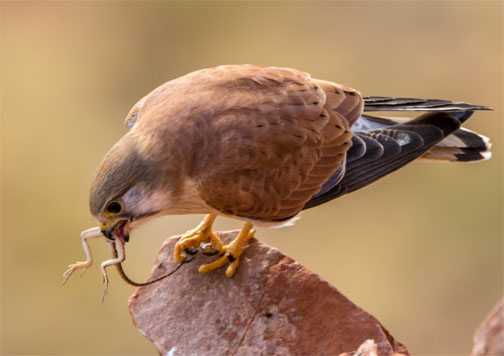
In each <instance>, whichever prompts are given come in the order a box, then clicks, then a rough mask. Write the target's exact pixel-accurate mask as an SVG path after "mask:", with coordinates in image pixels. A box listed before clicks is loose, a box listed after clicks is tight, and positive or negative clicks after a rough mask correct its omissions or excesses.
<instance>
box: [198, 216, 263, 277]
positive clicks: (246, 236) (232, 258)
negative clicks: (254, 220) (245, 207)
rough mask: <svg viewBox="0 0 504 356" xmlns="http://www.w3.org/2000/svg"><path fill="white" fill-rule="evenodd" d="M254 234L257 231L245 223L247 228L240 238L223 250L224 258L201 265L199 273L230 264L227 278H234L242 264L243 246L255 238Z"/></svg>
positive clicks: (239, 235) (240, 234) (241, 232)
mask: <svg viewBox="0 0 504 356" xmlns="http://www.w3.org/2000/svg"><path fill="white" fill-rule="evenodd" d="M254 233H255V231H254V230H252V224H250V223H248V222H247V223H245V226H244V227H243V229H242V230H241V231H240V233H239V234H238V236H236V238H235V239H234V240H233V241H231V242H230V243H229V244H227V245H226V246H224V247H222V248H221V250H220V254H222V256H221V257H220V258H219V259H217V260H215V261H214V262H212V263H209V264H206V265H201V266H200V268H199V271H200V272H210V271H213V270H216V269H217V268H220V267H222V266H224V265H225V264H227V263H229V266H228V268H227V269H226V276H228V277H232V276H233V275H234V274H235V272H236V269H237V268H238V265H239V264H240V256H241V255H242V253H243V245H245V243H246V242H247V241H248V240H250V239H251V238H252V236H254Z"/></svg>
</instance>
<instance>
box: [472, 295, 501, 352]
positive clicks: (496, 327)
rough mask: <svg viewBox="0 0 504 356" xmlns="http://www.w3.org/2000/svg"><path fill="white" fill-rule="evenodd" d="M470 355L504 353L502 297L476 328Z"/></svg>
mask: <svg viewBox="0 0 504 356" xmlns="http://www.w3.org/2000/svg"><path fill="white" fill-rule="evenodd" d="M472 355H473V356H497V355H504V299H501V301H500V302H499V303H497V305H496V306H495V307H494V308H493V310H492V311H491V312H490V314H488V316H487V317H486V318H485V320H483V322H482V323H481V325H480V326H479V327H478V330H476V333H475V334H474V346H473V350H472Z"/></svg>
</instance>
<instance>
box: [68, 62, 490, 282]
mask: <svg viewBox="0 0 504 356" xmlns="http://www.w3.org/2000/svg"><path fill="white" fill-rule="evenodd" d="M487 109H489V108H487V107H485V106H476V105H471V104H467V103H455V102H452V101H446V100H430V99H429V100H423V99H410V98H391V97H376V96H371V97H363V96H361V94H360V93H359V92H358V91H356V90H354V89H352V88H349V87H347V86H344V85H341V84H336V83H333V82H329V81H324V80H319V79H313V78H311V77H310V75H309V74H307V73H304V72H301V71H298V70H295V69H290V68H276V67H259V66H255V65H227V66H219V67H216V68H210V69H203V70H199V71H196V72H193V73H189V74H187V75H185V76H183V77H180V78H177V79H174V80H172V81H169V82H167V83H165V84H163V85H161V86H160V87H158V88H157V89H155V90H154V91H152V92H151V93H150V94H148V95H146V96H145V97H143V98H142V99H141V100H140V101H138V103H136V104H135V106H134V107H133V108H132V109H131V111H130V112H129V114H128V116H127V118H126V126H127V127H128V128H129V131H128V132H127V133H126V134H125V135H124V136H123V137H122V138H121V139H120V140H119V142H117V143H116V144H115V145H114V146H113V147H112V149H111V150H110V151H109V152H108V153H107V154H106V156H105V158H104V159H103V162H102V163H101V165H100V166H99V168H98V170H97V171H96V173H95V175H94V178H93V182H92V185H91V193H90V203H89V204H90V209H91V213H92V214H93V216H94V217H95V218H96V219H98V221H99V223H100V227H97V228H93V229H89V230H87V231H84V232H83V233H82V234H81V240H82V244H83V246H84V249H85V252H86V256H87V261H85V262H78V263H76V264H74V265H71V266H69V269H68V271H67V272H66V273H65V277H66V278H68V277H69V276H70V274H71V273H72V272H73V271H74V270H76V269H79V268H84V269H86V268H88V267H89V266H90V265H91V263H92V257H91V253H90V251H89V248H88V246H87V242H86V239H88V238H91V237H99V236H101V235H102V234H103V235H104V236H105V237H106V238H107V240H108V241H109V242H110V243H111V245H112V246H113V247H114V249H115V255H114V258H113V259H111V260H108V261H105V262H104V263H103V264H102V265H101V269H102V273H103V275H104V278H105V284H106V283H107V276H106V272H105V268H106V267H107V266H110V265H114V264H120V263H121V262H122V261H123V260H124V244H125V243H126V242H127V241H128V240H129V236H130V232H131V230H132V229H134V228H135V227H137V226H138V225H140V224H142V223H143V222H145V221H147V220H149V219H151V218H153V217H156V216H161V215H171V214H208V215H207V216H206V217H205V219H204V220H203V221H202V222H201V224H200V225H198V226H197V227H196V228H195V229H194V230H191V231H188V232H186V233H185V235H184V236H183V237H182V238H181V239H180V240H179V242H178V243H177V245H176V247H175V261H176V262H178V263H180V262H182V261H183V259H184V257H185V253H188V252H190V253H194V251H196V250H197V248H198V247H200V248H201V249H202V250H203V251H204V252H206V253H211V252H216V253H218V254H219V255H220V257H219V258H217V259H216V261H214V262H213V263H210V264H207V265H203V266H201V267H200V269H199V270H200V272H209V271H212V270H214V269H217V268H219V267H221V266H223V265H226V264H228V267H227V270H226V275H227V276H229V277H231V276H232V275H233V274H234V273H235V271H236V268H237V267H238V264H239V259H240V256H241V254H242V252H243V246H244V244H245V243H246V242H247V241H248V240H249V239H250V238H251V236H252V235H253V233H254V230H253V226H254V225H259V226H261V225H268V226H275V225H276V226H278V225H282V224H286V223H289V222H290V221H292V220H293V219H294V218H295V217H296V216H298V215H299V213H300V212H301V211H302V210H304V209H308V208H312V207H315V206H318V205H320V204H323V203H325V202H327V201H330V200H332V199H335V198H338V197H339V196H341V195H343V194H347V193H350V192H353V191H355V190H357V189H360V188H362V187H364V186H366V185H368V184H371V183H372V182H374V181H376V180H377V179H379V178H381V177H383V176H385V175H387V174H389V173H391V172H393V171H395V170H397V169H399V168H401V167H403V166H404V165H406V164H408V163H410V162H411V161H413V160H415V159H422V160H437V161H478V160H484V159H488V158H490V152H489V148H490V145H489V142H488V139H487V138H486V137H484V136H481V135H478V134H476V133H474V132H471V131H469V130H467V129H464V128H461V124H462V123H463V122H464V121H465V120H467V119H468V118H469V117H470V116H471V115H472V113H473V111H475V110H487ZM369 111H424V112H426V113H425V114H423V115H421V116H418V117H417V118H414V119H397V118H394V119H391V118H382V117H374V116H369V115H364V114H363V112H369ZM218 215H221V216H226V217H232V218H235V219H240V220H242V221H244V226H243V229H242V230H241V232H240V233H239V234H238V236H237V237H236V239H234V240H233V241H232V242H231V243H229V244H227V245H223V243H222V242H221V241H220V239H219V238H218V237H217V236H216V235H215V234H214V233H213V232H212V224H213V222H214V220H215V218H216V217H217V216H218Z"/></svg>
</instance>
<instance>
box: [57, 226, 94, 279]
mask: <svg viewBox="0 0 504 356" xmlns="http://www.w3.org/2000/svg"><path fill="white" fill-rule="evenodd" d="M102 236H103V235H102V233H101V231H100V228H99V227H93V228H91V229H87V230H85V231H83V232H82V233H81V235H80V239H81V242H82V247H83V248H84V253H85V254H86V261H84V262H76V263H74V264H73V265H69V266H68V269H67V270H66V271H65V273H63V283H62V284H65V283H66V281H67V280H68V278H70V276H71V275H72V273H73V272H74V271H75V270H77V269H80V268H83V270H82V273H81V276H82V275H83V274H84V272H86V269H88V268H89V267H90V266H91V265H92V264H93V256H92V255H91V250H90V249H89V246H88V243H87V241H86V240H87V239H90V238H93V237H102Z"/></svg>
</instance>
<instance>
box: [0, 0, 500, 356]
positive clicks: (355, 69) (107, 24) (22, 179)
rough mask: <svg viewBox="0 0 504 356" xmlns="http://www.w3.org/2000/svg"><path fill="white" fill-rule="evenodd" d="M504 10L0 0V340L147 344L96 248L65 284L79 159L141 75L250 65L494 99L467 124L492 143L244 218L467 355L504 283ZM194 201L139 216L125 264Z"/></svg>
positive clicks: (84, 198)
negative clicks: (260, 219)
mask: <svg viewBox="0 0 504 356" xmlns="http://www.w3.org/2000/svg"><path fill="white" fill-rule="evenodd" d="M503 23H504V22H503V3H502V2H500V1H474V2H470V1H465V2H462V1H453V2H394V1H390V2H380V1H366V2H336V1H335V2H311V1H310V2H286V1H279V2H255V3H254V2H119V1H118V2H79V1H75V2H22V1H2V2H1V73H0V75H1V319H0V320H1V340H0V342H1V349H0V352H1V353H2V354H5V355H22V354H52V355H63V354H65V355H69V354H80V355H98V354H109V355H113V354H117V355H119V354H121V355H126V354H128V355H147V354H149V355H154V354H156V350H155V348H154V347H153V345H152V344H151V343H150V342H149V341H148V340H147V339H146V338H145V337H143V336H142V335H141V334H140V333H139V332H138V331H137V330H136V329H135V327H134V326H133V323H132V322H131V319H130V315H129V313H128V309H127V300H128V297H129V296H130V295H131V294H132V293H133V292H134V289H133V288H132V287H130V286H128V285H126V284H125V283H123V282H122V280H120V279H119V277H118V276H117V274H116V273H115V270H113V269H111V270H110V271H109V272H110V273H109V275H110V278H111V283H110V292H109V295H108V296H107V298H106V299H105V302H104V303H103V304H99V303H98V301H99V298H100V295H101V292H102V283H101V282H102V280H101V276H100V272H99V268H98V266H99V263H95V265H94V266H93V267H92V268H91V269H90V270H88V271H87V273H86V274H85V275H84V276H83V277H82V278H79V277H78V274H77V273H76V275H75V276H73V277H72V278H71V279H70V280H69V282H68V283H67V285H66V286H65V287H62V286H61V274H62V273H63V271H65V269H66V267H67V265H68V264H70V263H74V262H75V261H77V260H82V259H83V251H82V248H81V244H80V242H79V233H80V232H81V231H82V230H84V229H87V228H89V227H92V226H95V225H96V222H95V221H94V219H93V218H92V216H90V213H89V211H88V190H89V184H90V180H91V177H92V174H93V171H94V169H95V168H96V167H97V166H98V164H99V163H100V161H101V159H102V157H103V155H104V154H105V153H106V152H107V150H108V149H109V148H110V147H111V146H112V145H113V144H114V143H115V142H116V141H117V140H118V139H119V138H120V137H121V136H122V135H123V134H124V133H125V132H126V128H125V127H124V125H123V121H124V118H125V116H126V114H127V113H128V111H129V109H130V107H131V106H132V105H133V104H135V103H136V101H137V100H138V99H140V98H141V97H142V96H144V95H145V94H146V93H148V92H149V91H151V90H152V89H154V88H155V87H157V86H158V85H160V84H162V83H164V82H165V81H168V80H170V79H173V78H176V77H178V76H181V75H183V74H186V73H188V72H191V71H193V70H197V69H200V68H205V67H211V66H215V65H219V64H233V63H253V64H260V65H276V66H288V67H294V68H298V69H301V70H304V71H306V72H309V73H311V74H312V75H313V76H314V77H316V78H321V79H326V80H331V81H336V82H340V83H344V84H346V85H349V86H351V87H354V88H356V89H358V90H359V91H361V92H362V93H363V94H364V95H385V96H405V97H421V98H424V97H428V98H440V99H451V100H459V101H468V102H471V103H475V104H482V105H489V106H491V107H493V108H494V111H493V112H478V113H476V114H475V115H473V117H472V118H471V119H470V120H469V121H468V122H467V125H466V126H467V127H468V128H470V129H472V130H476V131H478V132H480V133H482V134H485V135H487V136H490V137H491V139H492V142H493V144H494V145H493V158H492V159H491V160H490V161H488V162H483V163H475V164H441V163H439V164H431V163H422V162H417V163H414V164H411V165H409V166H408V167H406V168H403V169H401V170H400V171H398V172H395V173H393V174H391V175H390V176H388V177H386V178H384V179H382V180H380V181H379V182H377V183H375V184H373V185H372V186H369V187H367V188H364V189H362V190H360V191H358V192H355V193H353V194H351V195H348V196H344V197H342V198H340V199H337V200H334V201H332V202H330V203H328V204H325V205H324V206H321V207H319V208H316V209H312V210H309V211H306V212H304V213H303V214H302V219H301V220H300V221H299V222H297V223H296V225H295V226H294V227H290V228H284V229H261V228H260V229H258V232H257V235H256V236H257V238H259V239H260V240H261V241H263V242H265V243H267V244H269V245H272V246H275V247H277V248H279V249H280V250H282V251H283V252H285V253H286V254H288V255H290V256H292V257H293V258H294V259H296V260H297V261H299V262H300V263H302V264H304V265H305V266H307V267H308V268H310V269H311V270H313V271H314V272H316V273H318V274H320V275H321V276H322V277H323V278H325V279H326V280H328V281H329V282H330V283H332V284H333V285H334V286H336V287H337V288H338V289H339V290H340V291H341V292H342V293H344V294H345V295H346V296H347V297H348V298H350V299H351V300H352V301H353V302H354V303H356V304H357V305H359V306H360V307H362V308H363V309H365V310H366V311H368V312H370V313H371V314H373V315H375V316H376V317H377V318H378V319H379V320H380V321H381V322H382V323H383V324H384V325H385V327H386V328H387V329H388V330H389V331H390V333H391V334H392V335H393V336H394V337H395V338H397V339H398V340H399V341H400V342H402V343H404V344H405V345H406V346H407V347H408V348H409V350H410V351H411V352H412V353H413V354H415V355H464V354H468V353H469V352H470V349H471V345H472V334H473V332H474V329H475V328H476V326H477V325H478V323H479V322H480V321H481V320H482V319H483V317H484V316H485V315H486V314H487V312H488V311H489V310H490V309H491V308H492V306H493V305H494V304H495V303H496V302H497V301H498V299H499V298H500V297H501V295H502V289H503V164H502V162H503V152H502V144H503V130H502V129H503V126H502V120H503V95H504V91H503V90H504V86H503V84H504V82H503V63H504V58H503V52H504V51H503V43H504V41H503V40H504V38H503ZM201 218H202V216H178V217H177V216H175V217H165V218H160V219H158V220H154V221H152V222H149V223H148V224H146V225H145V226H142V227H140V228H139V229H138V230H137V231H135V232H134V233H133V234H132V236H131V242H130V243H129V244H128V245H127V250H126V252H127V255H128V259H127V262H126V263H125V269H127V271H128V272H129V273H130V274H131V276H132V277H134V278H136V279H140V280H141V279H145V278H146V276H147V275H148V273H149V271H150V268H151V265H152V263H153V261H154V258H155V256H156V253H157V250H158V248H159V246H160V245H161V243H162V241H164V239H166V238H167V237H169V236H172V235H176V234H179V233H182V232H184V231H186V230H188V229H190V228H192V227H194V226H195V225H196V224H197V223H198V222H199V221H200V220H201ZM239 227H240V224H239V222H237V221H232V220H226V219H224V218H220V219H218V221H217V223H216V228H217V229H220V230H227V229H235V228H239ZM90 245H91V249H92V251H93V253H94V257H95V261H96V262H100V261H102V260H104V259H106V258H108V257H109V250H108V248H107V246H106V244H105V243H104V241H103V240H100V239H98V240H95V241H91V243H90ZM215 273H224V271H223V270H219V271H217V272H215ZM238 273H239V271H238ZM173 288H178V286H176V285H174V286H173ZM202 327H204V326H202ZM349 351H350V350H349Z"/></svg>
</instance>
